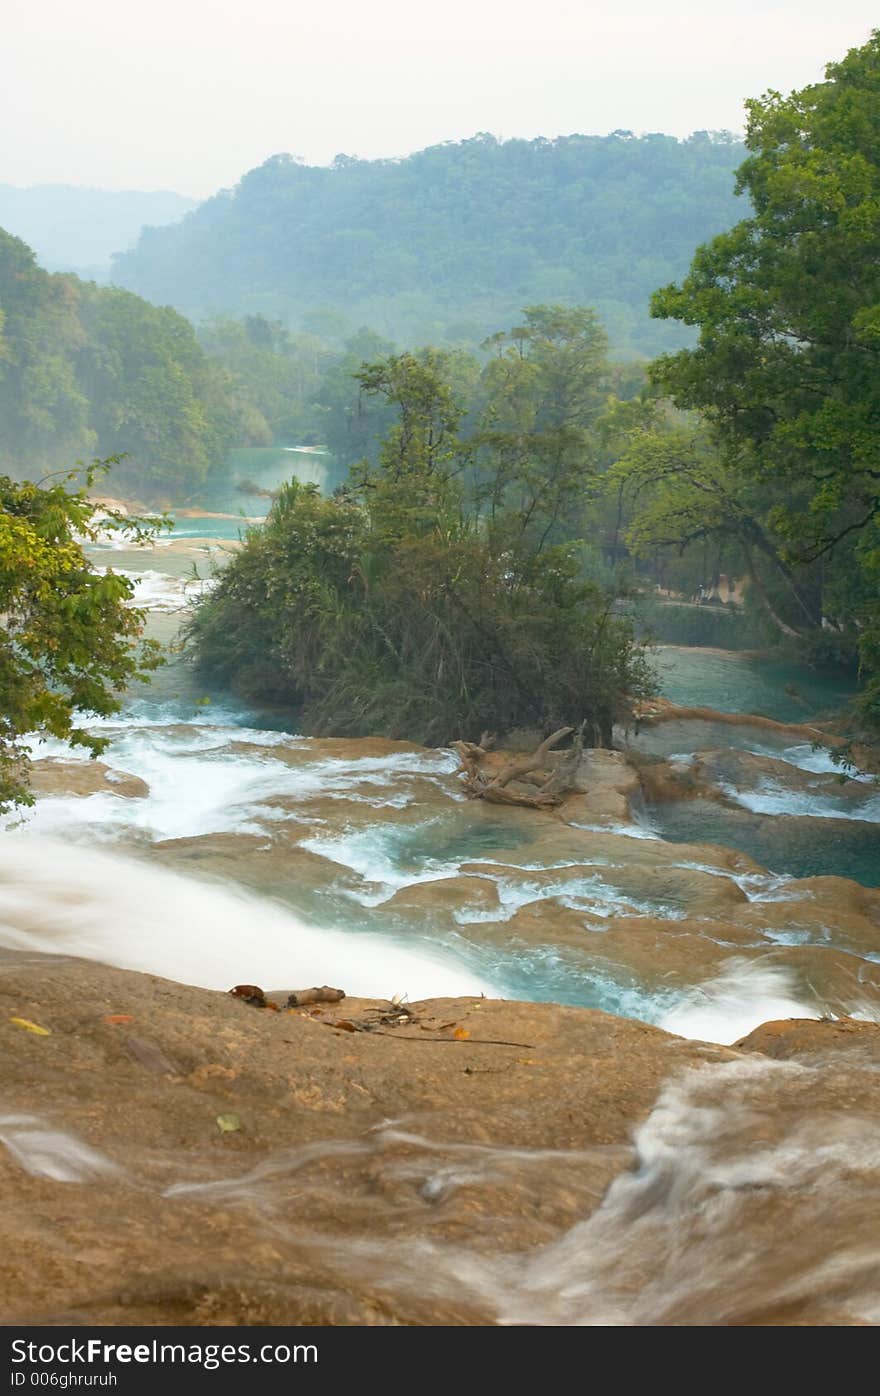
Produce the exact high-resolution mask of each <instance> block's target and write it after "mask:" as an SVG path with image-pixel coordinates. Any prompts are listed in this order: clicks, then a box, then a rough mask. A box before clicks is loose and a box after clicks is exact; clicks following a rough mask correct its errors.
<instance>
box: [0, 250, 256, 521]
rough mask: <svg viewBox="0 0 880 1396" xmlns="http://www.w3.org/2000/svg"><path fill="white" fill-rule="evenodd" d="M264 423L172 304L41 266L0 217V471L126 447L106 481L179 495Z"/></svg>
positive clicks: (37, 470) (47, 467)
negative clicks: (0, 225) (154, 302)
mask: <svg viewBox="0 0 880 1396" xmlns="http://www.w3.org/2000/svg"><path fill="white" fill-rule="evenodd" d="M267 436H268V428H267V426H266V423H265V421H264V420H263V418H262V417H261V416H260V414H259V412H258V410H256V409H255V408H253V407H252V406H251V405H250V404H249V402H248V401H247V400H246V399H243V398H242V396H241V385H240V383H239V382H238V381H237V380H236V379H235V378H233V376H232V375H231V374H230V373H229V372H228V371H227V370H226V369H225V368H224V367H223V366H222V364H220V363H219V362H218V361H217V360H216V359H212V358H210V357H209V356H208V355H207V354H206V353H205V351H204V350H203V348H202V347H201V345H200V344H199V343H198V341H197V339H196V335H195V331H194V330H193V327H192V325H190V324H189V323H188V321H186V320H185V319H184V318H183V316H182V315H180V314H178V312H177V311H176V310H172V309H170V308H168V307H164V308H160V307H158V306H155V305H148V304H147V302H146V301H144V300H141V299H140V297H138V296H135V295H132V294H131V292H130V291H123V290H119V289H117V288H114V287H107V286H96V285H95V284H94V283H93V282H88V281H80V280H79V279H78V278H77V277H75V276H68V275H54V276H53V275H50V274H49V273H48V272H46V271H44V270H43V269H42V267H39V266H38V265H37V264H36V261H35V259H34V254H33V252H32V251H31V249H30V248H29V247H28V246H27V245H26V244H25V243H24V242H22V241H21V239H20V238H14V237H12V236H11V235H10V234H9V233H6V232H4V231H3V230H2V229H0V473H6V472H8V473H10V474H11V475H14V476H18V477H20V476H29V477H31V478H38V477H39V476H41V475H43V474H45V473H47V472H50V471H54V470H61V469H69V468H70V467H71V466H72V465H73V464H74V462H75V461H76V460H78V459H80V460H88V459H89V458H90V457H92V456H110V455H116V454H119V453H124V454H125V460H124V461H123V462H122V463H121V464H120V466H119V467H118V468H117V470H115V471H114V475H113V487H114V489H122V490H133V491H135V492H136V493H138V494H140V495H142V496H143V497H146V498H148V499H150V500H154V499H158V500H162V499H163V498H169V499H174V500H177V501H179V500H181V499H182V498H186V497H187V495H188V493H190V492H191V491H192V490H194V489H196V488H197V487H198V485H199V483H200V482H201V481H202V480H204V478H205V476H206V475H207V474H208V472H209V471H210V470H211V469H212V468H213V467H215V466H217V465H219V464H220V463H221V462H222V461H223V460H224V459H225V456H226V453H227V451H228V450H229V448H230V446H235V445H241V444H245V443H247V442H248V441H256V442H261V441H264V440H265V439H266V438H267Z"/></svg>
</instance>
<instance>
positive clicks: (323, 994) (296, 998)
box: [287, 984, 345, 1008]
mask: <svg viewBox="0 0 880 1396" xmlns="http://www.w3.org/2000/svg"><path fill="white" fill-rule="evenodd" d="M344 998H345V990H344V989H331V988H330V987H329V985H327V984H322V985H321V986H320V988H315V989H297V990H296V991H295V993H292V994H290V995H288V999H287V1007H288V1008H303V1007H304V1006H305V1004H307V1003H339V1001H340V999H344Z"/></svg>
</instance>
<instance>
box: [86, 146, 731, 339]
mask: <svg viewBox="0 0 880 1396" xmlns="http://www.w3.org/2000/svg"><path fill="white" fill-rule="evenodd" d="M742 158H743V147H742V145H741V144H740V143H739V142H738V141H736V140H735V139H734V138H733V137H732V136H729V135H727V134H724V133H722V134H719V135H713V134H709V133H706V132H700V133H697V134H695V135H693V136H691V137H690V138H689V139H687V140H685V141H679V140H676V139H675V138H674V137H671V136H663V135H648V136H641V137H633V136H631V135H629V134H628V133H625V132H618V133H616V134H614V135H611V136H604V137H601V136H567V137H561V138H559V139H557V140H552V141H550V140H533V141H525V140H510V141H504V142H499V141H497V140H496V139H495V138H494V137H492V136H487V135H479V136H475V137H473V139H471V140H466V141H462V142H460V143H458V144H454V143H449V144H445V145H439V146H434V147H432V148H431V149H429V150H423V151H421V152H420V153H419V154H416V155H412V156H410V157H408V158H407V159H402V160H373V161H367V160H355V159H351V158H349V157H347V156H337V158H336V160H335V161H334V163H333V165H332V166H329V167H313V166H306V165H302V164H300V163H298V162H297V161H296V160H295V159H293V158H292V157H291V156H289V155H276V156H273V157H272V159H270V160H267V161H266V163H265V164H263V165H261V166H260V167H259V168H258V169H255V170H251V171H250V173H248V174H246V175H245V176H244V178H243V179H242V180H241V182H240V183H239V184H238V185H237V186H236V188H235V189H233V190H229V191H224V192H222V193H220V194H217V195H216V196H215V197H214V198H212V199H209V200H208V201H207V202H206V203H204V204H202V205H200V206H199V207H198V208H197V209H195V210H194V211H193V212H192V213H190V214H189V215H188V216H187V217H185V218H184V219H183V220H182V221H180V222H178V223H175V224H173V225H171V226H169V227H165V228H148V229H145V230H144V232H143V233H142V235H141V238H140V240H139V242H138V244H137V246H136V247H135V248H134V249H133V250H131V251H129V252H127V253H124V254H122V255H120V256H119V257H118V258H117V261H116V271H115V273H114V276H115V279H116V280H117V281H119V282H120V283H121V284H122V285H124V286H127V287H129V288H130V289H131V290H133V291H136V292H138V294H139V295H142V296H146V297H147V298H148V299H149V300H152V301H157V302H159V303H170V304H172V305H175V306H177V307H178V308H179V309H180V310H182V311H184V312H185V313H186V314H188V315H191V316H194V317H196V318H201V317H203V316H205V315H213V314H218V313H229V312H231V313H237V314H241V313H251V314H252V313H261V314H265V315H268V316H270V317H277V318H280V319H282V320H284V321H285V322H286V323H287V324H288V325H289V326H290V327H291V328H296V329H306V330H309V331H312V332H313V333H317V334H320V335H322V336H323V337H325V338H334V339H337V340H342V339H344V338H345V337H346V336H347V335H349V334H351V333H352V332H353V331H354V330H356V329H357V328H358V326H360V325H369V326H370V327H371V328H372V329H374V330H376V331H378V332H380V333H382V334H385V335H388V336H389V337H390V338H392V339H394V340H396V341H397V342H398V343H402V344H417V343H418V344H421V343H426V342H432V343H443V342H447V343H476V342H479V341H480V340H481V339H483V338H484V337H485V336H486V335H488V334H490V333H492V332H493V331H495V330H497V329H498V327H499V325H504V324H507V323H510V322H511V320H512V319H513V318H514V317H515V316H516V314H517V313H518V311H519V308H520V307H521V306H523V305H526V304H530V303H535V302H548V301H553V302H564V303H568V304H587V305H592V306H594V307H595V308H596V309H597V310H598V312H599V314H600V316H601V317H602V319H603V321H604V322H605V324H606V325H607V327H608V331H609V335H610V338H611V343H612V348H613V349H614V350H616V351H617V352H626V353H630V354H646V355H654V354H655V353H657V352H658V351H659V350H662V349H666V348H670V347H675V346H677V345H679V344H682V343H685V342H690V341H689V339H688V338H687V331H686V330H684V329H683V328H682V327H680V326H673V325H670V324H662V323H658V322H657V321H652V320H651V319H650V318H649V314H648V299H649V297H650V294H651V292H652V291H654V290H655V289H656V288H657V287H658V286H661V285H663V284H664V283H667V282H669V281H671V280H673V279H674V278H676V277H678V276H681V275H682V274H683V273H684V271H685V270H686V268H687V266H688V264H689V262H690V259H691V257H692V255H693V250H694V247H695V246H696V244H698V243H700V242H703V241H705V240H707V239H708V238H710V237H711V236H713V235H714V234H716V233H718V232H720V231H722V230H725V229H727V228H728V227H730V226H731V225H732V224H733V223H734V222H735V221H736V220H737V219H738V218H742V217H743V215H744V213H745V212H746V210H745V208H744V207H743V203H742V201H741V200H737V199H736V198H735V196H734V192H733V189H734V170H735V169H736V167H737V166H738V165H739V164H740V162H741V160H742Z"/></svg>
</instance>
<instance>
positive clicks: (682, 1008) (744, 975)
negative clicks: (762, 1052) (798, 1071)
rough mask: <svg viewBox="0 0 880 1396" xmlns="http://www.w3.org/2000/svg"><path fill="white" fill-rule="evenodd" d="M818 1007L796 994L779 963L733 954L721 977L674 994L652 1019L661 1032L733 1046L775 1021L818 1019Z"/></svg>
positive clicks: (789, 978) (792, 982)
mask: <svg viewBox="0 0 880 1396" xmlns="http://www.w3.org/2000/svg"><path fill="white" fill-rule="evenodd" d="M821 1017H822V1009H821V1008H820V1007H817V1006H816V1004H808V1003H804V1002H803V1001H802V999H800V998H799V997H798V996H797V988H796V985H795V981H794V976H793V975H792V973H791V972H790V970H788V969H786V968H785V967H784V966H782V965H778V964H771V963H768V962H767V961H765V960H748V959H745V958H743V957H741V956H735V957H733V958H732V959H730V960H727V961H726V962H725V965H724V967H723V968H722V970H721V973H720V974H718V975H716V976H715V977H714V978H713V979H708V980H706V981H705V982H704V983H702V984H697V985H695V986H694V987H693V988H691V989H686V990H684V991H683V992H682V993H680V994H678V995H676V1001H675V1002H674V1004H673V1006H672V1007H670V1008H668V1009H667V1010H666V1011H665V1012H661V1013H660V1014H659V1015H658V1016H657V1018H656V1019H655V1020H654V1021H655V1022H656V1023H657V1025H658V1026H659V1027H661V1028H665V1029H666V1031H667V1032H674V1033H677V1034H678V1036H679V1037H690V1038H696V1039H698V1040H699V1041H703V1042H725V1043H730V1042H736V1041H738V1039H739V1038H741V1037H746V1036H747V1035H748V1034H749V1033H750V1032H752V1031H753V1030H754V1029H755V1028H757V1027H759V1026H760V1024H761V1023H768V1022H770V1021H771V1020H772V1019H776V1018H821Z"/></svg>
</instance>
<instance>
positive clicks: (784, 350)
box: [652, 31, 880, 716]
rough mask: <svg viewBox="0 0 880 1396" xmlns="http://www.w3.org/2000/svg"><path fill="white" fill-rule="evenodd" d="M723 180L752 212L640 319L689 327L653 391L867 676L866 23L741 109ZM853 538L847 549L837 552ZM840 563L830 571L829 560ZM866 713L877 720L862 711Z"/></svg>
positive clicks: (872, 298)
mask: <svg viewBox="0 0 880 1396" xmlns="http://www.w3.org/2000/svg"><path fill="white" fill-rule="evenodd" d="M748 111H749V122H748V134H747V138H746V144H747V147H748V150H749V152H750V155H749V158H748V159H747V160H746V162H745V163H744V164H743V165H742V167H741V169H740V171H739V175H738V183H739V188H740V190H741V191H743V192H746V193H748V194H749V196H750V198H751V201H752V204H753V208H754V212H753V214H752V216H751V217H748V218H746V219H744V220H743V221H742V222H740V223H738V224H737V225H736V227H735V228H733V229H732V230H731V231H730V232H729V233H725V234H722V235H721V236H720V237H717V238H715V239H714V241H712V242H710V243H708V244H707V245H705V246H704V247H701V248H700V249H699V250H698V251H697V253H696V256H695V258H694V261H693V265H692V267H691V270H690V272H689V274H688V275H687V277H686V278H685V279H684V281H683V282H682V283H681V284H680V285H678V286H667V287H666V288H665V289H664V290H662V291H659V292H657V294H656V295H655V297H654V300H653V306H652V310H653V314H654V315H655V316H659V317H662V318H671V319H676V320H680V321H683V322H684V323H685V324H688V325H696V326H698V327H699V331H700V339H699V344H698V346H697V347H696V348H695V349H691V350H683V351H681V352H679V353H678V354H675V355H672V356H666V357H663V358H661V359H660V360H659V361H658V362H657V363H656V364H655V366H654V370H653V377H654V381H655V383H656V384H657V385H658V387H659V388H660V389H661V390H662V391H664V392H667V393H668V394H669V395H670V396H671V397H672V398H673V400H674V401H675V402H676V403H677V404H678V405H679V406H680V407H683V408H691V409H697V410H699V411H700V412H701V413H702V414H703V416H704V418H705V420H706V421H707V422H708V424H709V426H710V428H711V431H712V433H713V437H714V440H715V442H716V443H717V445H718V448H719V450H720V452H721V455H722V457H723V461H724V468H725V470H726V471H729V472H733V473H734V474H735V475H736V476H737V477H739V478H742V479H743V480H751V481H754V482H755V484H756V486H758V487H759V488H761V489H763V490H764V492H765V497H766V498H767V500H768V512H767V523H768V525H769V528H770V529H771V530H772V531H773V532H775V533H776V535H777V536H778V537H779V539H780V541H781V544H782V546H781V548H780V552H781V553H782V554H783V555H784V561H785V562H786V564H787V565H789V566H790V567H792V568H793V569H796V568H797V567H810V566H815V573H814V575H815V577H816V579H817V583H818V585H819V588H820V590H819V596H818V604H817V605H816V606H813V607H808V610H811V611H812V614H811V615H809V616H802V617H801V621H800V622H793V623H794V624H795V628H796V629H798V630H805V629H808V628H809V626H810V625H811V624H815V623H816V621H817V620H818V619H820V618H822V617H824V618H825V619H826V622H827V620H828V619H829V617H828V609H827V605H826V602H827V601H829V600H830V601H832V603H833V604H834V605H835V606H836V607H838V608H846V607H847V595H846V593H847V588H846V587H845V586H843V585H842V583H841V578H840V576H838V577H837V579H836V583H835V585H833V586H830V587H829V586H827V585H826V579H829V578H831V579H833V576H834V572H835V569H836V568H837V567H838V566H839V565H845V567H846V569H847V570H848V571H849V572H850V576H851V582H852V585H851V587H850V588H849V590H848V613H845V614H843V615H838V616H836V617H833V619H834V621H835V623H837V624H843V625H847V624H848V625H849V626H850V627H854V628H855V629H856V630H857V631H858V633H859V639H860V645H861V654H862V660H863V665H864V669H865V672H866V674H867V675H868V676H869V677H870V676H874V675H876V673H877V671H876V668H875V666H876V661H877V650H878V646H877V638H878V629H877V628H878V625H880V621H878V615H880V605H878V603H880V593H878V591H877V588H876V578H877V573H878V568H877V559H876V548H877V542H876V540H877V520H878V515H880V31H877V32H875V33H874V35H873V36H872V38H871V39H870V40H869V42H868V43H867V44H865V45H863V46H862V47H861V48H858V49H853V50H852V51H851V52H850V53H849V54H847V56H846V57H845V58H844V59H843V60H842V61H841V62H839V63H832V64H830V65H829V66H828V68H827V69H826V80H825V81H824V82H821V83H817V84H814V85H812V86H810V87H807V88H805V89H803V91H800V92H794V93H792V94H791V95H790V96H789V97H783V96H782V95H781V94H779V93H778V92H771V93H768V94H767V95H766V96H765V97H763V98H761V99H760V100H755V101H752V102H750V103H749V104H748ZM854 540H858V541H857V542H854ZM844 560H845V561H844ZM877 715H878V716H880V713H878V714H877Z"/></svg>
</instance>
